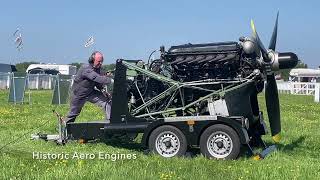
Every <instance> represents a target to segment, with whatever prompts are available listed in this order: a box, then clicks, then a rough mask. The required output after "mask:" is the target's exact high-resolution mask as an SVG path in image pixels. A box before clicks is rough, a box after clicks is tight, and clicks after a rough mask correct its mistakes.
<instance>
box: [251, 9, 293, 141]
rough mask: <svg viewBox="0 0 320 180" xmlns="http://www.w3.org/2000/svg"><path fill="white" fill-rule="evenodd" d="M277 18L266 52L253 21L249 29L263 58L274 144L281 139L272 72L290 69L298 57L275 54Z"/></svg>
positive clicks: (278, 109) (277, 102) (288, 53)
mask: <svg viewBox="0 0 320 180" xmlns="http://www.w3.org/2000/svg"><path fill="white" fill-rule="evenodd" d="M278 17H279V12H278V13H277V19H276V22H275V26H274V29H273V33H272V37H271V39H270V44H269V47H268V50H267V49H266V48H265V47H264V45H263V43H262V42H261V40H260V38H259V35H258V33H257V31H256V28H255V25H254V22H253V20H251V29H252V32H253V39H254V41H255V43H256V44H257V47H258V48H259V51H260V52H261V56H262V58H263V62H262V64H263V66H264V68H265V72H266V86H265V99H266V106H267V112H268V118H269V123H270V129H271V135H272V139H273V140H274V142H279V141H280V139H281V136H280V132H281V120H280V105H279V95H278V88H277V83H276V79H275V77H274V72H273V70H279V69H291V68H293V67H295V66H296V65H297V63H298V57H297V55H295V54H294V53H292V52H286V53H278V52H275V48H276V42H277V34H278V33H277V31H278Z"/></svg>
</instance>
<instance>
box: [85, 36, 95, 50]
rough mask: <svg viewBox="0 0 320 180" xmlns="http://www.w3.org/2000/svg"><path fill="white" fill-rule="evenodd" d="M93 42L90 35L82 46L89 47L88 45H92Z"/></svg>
mask: <svg viewBox="0 0 320 180" xmlns="http://www.w3.org/2000/svg"><path fill="white" fill-rule="evenodd" d="M93 44H94V38H93V36H90V37H89V39H88V40H87V41H86V43H85V44H84V47H86V48H87V47H89V46H91V45H93Z"/></svg>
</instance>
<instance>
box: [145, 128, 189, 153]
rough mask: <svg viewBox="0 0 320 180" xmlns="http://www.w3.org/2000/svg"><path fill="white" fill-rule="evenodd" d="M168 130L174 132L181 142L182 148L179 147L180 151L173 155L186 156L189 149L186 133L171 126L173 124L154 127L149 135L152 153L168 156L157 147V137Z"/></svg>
mask: <svg viewBox="0 0 320 180" xmlns="http://www.w3.org/2000/svg"><path fill="white" fill-rule="evenodd" d="M166 131H167V132H170V133H172V134H174V135H175V136H176V137H177V139H178V142H179V144H180V148H179V149H178V152H177V153H176V154H175V155H174V156H172V157H178V156H184V155H185V154H186V151H187V139H186V137H185V135H184V134H183V133H182V132H181V130H179V129H178V128H176V127H174V126H171V125H163V126H160V127H157V128H156V129H154V130H153V131H152V132H151V134H150V136H149V141H148V145H149V150H150V151H151V152H152V153H155V154H159V155H160V156H163V157H166V156H164V155H162V154H161V153H159V152H158V151H157V148H156V140H157V137H158V136H159V135H160V134H161V133H163V132H166Z"/></svg>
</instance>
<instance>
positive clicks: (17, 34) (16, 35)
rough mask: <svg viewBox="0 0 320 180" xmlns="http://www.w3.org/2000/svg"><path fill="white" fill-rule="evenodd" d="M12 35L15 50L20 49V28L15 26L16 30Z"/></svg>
mask: <svg viewBox="0 0 320 180" xmlns="http://www.w3.org/2000/svg"><path fill="white" fill-rule="evenodd" d="M13 37H14V44H15V45H16V48H17V50H19V51H20V50H21V49H22V45H23V43H22V34H21V32H20V29H19V28H17V30H16V31H15V32H14V33H13Z"/></svg>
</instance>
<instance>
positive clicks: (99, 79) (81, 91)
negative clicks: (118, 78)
mask: <svg viewBox="0 0 320 180" xmlns="http://www.w3.org/2000/svg"><path fill="white" fill-rule="evenodd" d="M110 83H111V79H110V78H109V77H107V76H104V75H103V74H102V73H101V68H99V69H96V68H94V67H93V66H92V64H85V65H82V66H81V67H80V69H79V70H78V72H77V74H76V77H75V78H74V81H73V85H72V92H73V96H75V97H74V98H85V97H88V96H89V95H90V94H91V93H92V92H94V91H95V90H94V87H95V86H96V87H97V88H101V87H102V86H104V85H107V84H110Z"/></svg>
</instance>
